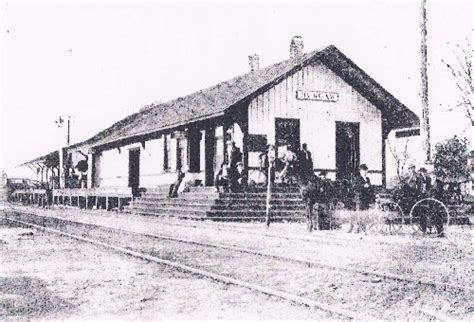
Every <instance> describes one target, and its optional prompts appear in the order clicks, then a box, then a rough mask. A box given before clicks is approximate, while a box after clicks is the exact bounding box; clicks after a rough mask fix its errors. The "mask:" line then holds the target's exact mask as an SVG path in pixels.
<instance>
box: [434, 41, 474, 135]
mask: <svg viewBox="0 0 474 322" xmlns="http://www.w3.org/2000/svg"><path fill="white" fill-rule="evenodd" d="M448 44H449V43H448ZM453 56H454V59H453V62H447V61H445V60H444V59H442V60H441V61H442V62H443V63H444V64H445V65H446V67H447V68H448V70H449V71H450V72H451V74H452V75H453V77H454V80H455V83H456V87H457V88H458V90H459V94H460V99H459V101H458V102H457V105H456V107H457V108H461V109H463V110H464V113H465V116H466V117H467V118H468V119H469V120H470V123H471V125H472V126H474V118H473V108H474V102H473V99H474V98H473V94H474V84H473V82H472V48H471V44H470V42H469V41H467V42H466V45H465V46H464V47H463V46H460V45H459V44H456V47H455V48H454V50H453ZM453 108H454V107H450V108H449V110H453Z"/></svg>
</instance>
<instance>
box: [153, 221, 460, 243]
mask: <svg viewBox="0 0 474 322" xmlns="http://www.w3.org/2000/svg"><path fill="white" fill-rule="evenodd" d="M186 221H187V220H186ZM158 223H159V224H160V225H165V226H176V227H188V228H207V229H217V230H225V231H230V232H235V233H241V234H247V235H253V236H265V237H272V238H278V239H284V240H299V241H305V242H324V243H326V244H333V245H344V244H343V243H344V242H353V241H355V239H354V238H344V237H341V236H317V235H314V234H312V235H311V236H301V234H297V233H274V232H268V231H265V229H264V226H263V224H261V225H258V226H257V225H255V226H253V227H246V226H239V225H233V224H224V223H205V222H191V221H190V222H189V223H182V222H181V223H176V222H164V221H159V222H158ZM302 229H303V227H302ZM447 240H448V242H449V243H451V244H455V243H454V242H452V241H451V240H449V239H447ZM357 242H364V243H372V244H380V245H389V246H390V245H393V244H400V245H402V244H403V245H404V244H406V242H405V241H394V240H391V241H390V242H389V241H383V240H376V241H374V240H370V239H357ZM413 242H414V243H416V241H413Z"/></svg>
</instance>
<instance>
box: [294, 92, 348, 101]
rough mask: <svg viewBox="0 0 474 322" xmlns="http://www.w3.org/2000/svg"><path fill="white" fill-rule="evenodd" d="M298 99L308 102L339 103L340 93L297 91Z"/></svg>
mask: <svg viewBox="0 0 474 322" xmlns="http://www.w3.org/2000/svg"><path fill="white" fill-rule="evenodd" d="M296 99H299V100H307V101H322V102H333V103H334V102H337V101H338V100H339V93H334V92H322V91H303V90H297V91H296Z"/></svg>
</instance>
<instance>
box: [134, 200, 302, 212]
mask: <svg viewBox="0 0 474 322" xmlns="http://www.w3.org/2000/svg"><path fill="white" fill-rule="evenodd" d="M270 205H271V209H274V210H282V211H283V210H286V211H304V210H305V207H304V205H298V204H297V205H275V204H270ZM133 208H179V209H186V210H192V209H204V210H241V211H247V210H265V209H266V204H265V203H260V204H248V205H245V204H234V203H224V204H199V203H192V204H191V203H189V204H187V203H185V204H183V203H177V202H167V203H147V202H137V203H134V204H133Z"/></svg>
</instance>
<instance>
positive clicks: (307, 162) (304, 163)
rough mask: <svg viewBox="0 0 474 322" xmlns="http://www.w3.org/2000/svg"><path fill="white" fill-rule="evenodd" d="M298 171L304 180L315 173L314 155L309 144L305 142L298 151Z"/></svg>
mask: <svg viewBox="0 0 474 322" xmlns="http://www.w3.org/2000/svg"><path fill="white" fill-rule="evenodd" d="M298 168H299V169H298V173H299V175H300V178H301V180H302V181H306V180H308V179H309V178H310V176H311V175H312V174H313V157H312V155H311V152H309V151H308V145H307V144H306V143H303V145H302V149H301V150H300V151H299V153H298Z"/></svg>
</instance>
